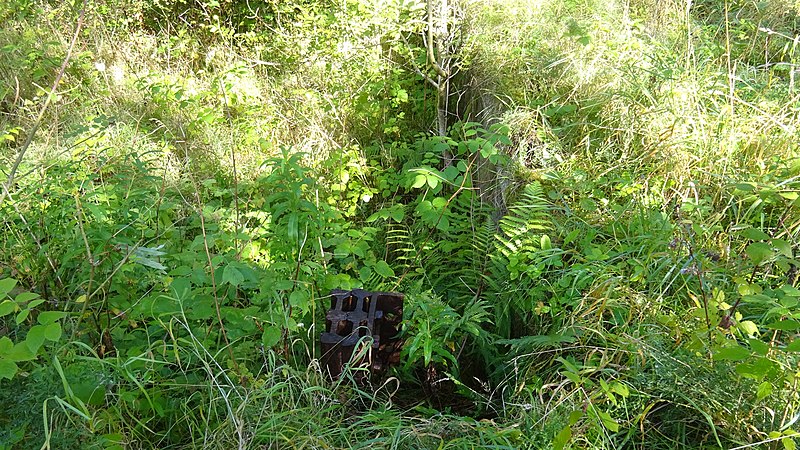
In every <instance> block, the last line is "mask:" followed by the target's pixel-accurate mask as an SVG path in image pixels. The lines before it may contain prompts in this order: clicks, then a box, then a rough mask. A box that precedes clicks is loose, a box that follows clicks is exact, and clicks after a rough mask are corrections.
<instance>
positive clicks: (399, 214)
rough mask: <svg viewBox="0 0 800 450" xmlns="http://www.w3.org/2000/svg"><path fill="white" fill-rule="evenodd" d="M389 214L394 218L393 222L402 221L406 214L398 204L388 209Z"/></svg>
mask: <svg viewBox="0 0 800 450" xmlns="http://www.w3.org/2000/svg"><path fill="white" fill-rule="evenodd" d="M389 214H390V215H391V216H392V219H394V221H395V222H402V221H403V217H405V215H406V213H405V211H404V210H403V207H402V206H400V205H398V207H397V208H395V207H392V209H391V210H390V211H389Z"/></svg>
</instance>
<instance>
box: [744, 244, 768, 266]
mask: <svg viewBox="0 0 800 450" xmlns="http://www.w3.org/2000/svg"><path fill="white" fill-rule="evenodd" d="M745 252H746V253H747V256H748V257H749V258H750V259H751V260H752V261H753V264H755V265H759V264H761V263H762V262H764V261H766V260H767V259H769V258H771V257H772V247H770V246H769V244H767V243H765V242H753V243H752V244H750V245H748V246H747V248H746V249H745Z"/></svg>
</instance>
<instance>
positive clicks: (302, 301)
mask: <svg viewBox="0 0 800 450" xmlns="http://www.w3.org/2000/svg"><path fill="white" fill-rule="evenodd" d="M289 304H290V305H292V306H294V307H297V308H305V307H306V306H308V293H307V292H306V291H304V290H301V289H297V290H294V291H292V293H291V294H289Z"/></svg>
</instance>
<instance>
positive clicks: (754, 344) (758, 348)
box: [746, 321, 769, 356]
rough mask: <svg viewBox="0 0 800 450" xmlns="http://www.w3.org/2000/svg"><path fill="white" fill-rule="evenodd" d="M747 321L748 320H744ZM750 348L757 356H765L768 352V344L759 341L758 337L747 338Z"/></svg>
mask: <svg viewBox="0 0 800 450" xmlns="http://www.w3.org/2000/svg"><path fill="white" fill-rule="evenodd" d="M746 322H749V321H746ZM747 342H749V343H750V348H751V349H752V350H753V351H754V352H755V353H756V354H757V355H759V356H766V355H767V353H769V344H767V343H764V342H761V341H760V340H758V339H748V340H747Z"/></svg>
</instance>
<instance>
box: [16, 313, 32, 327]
mask: <svg viewBox="0 0 800 450" xmlns="http://www.w3.org/2000/svg"><path fill="white" fill-rule="evenodd" d="M30 313H31V310H30V309H23V310H22V311H20V312H19V314H17V318H16V319H15V322H16V323H17V325H19V324H21V323H22V322H24V321H25V319H27V318H28V314H30Z"/></svg>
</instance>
